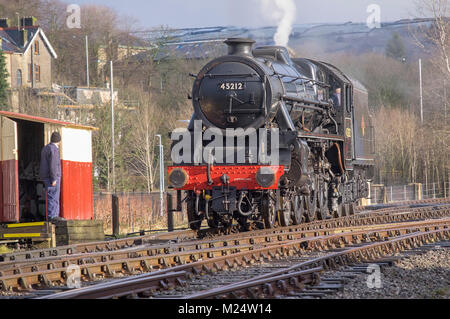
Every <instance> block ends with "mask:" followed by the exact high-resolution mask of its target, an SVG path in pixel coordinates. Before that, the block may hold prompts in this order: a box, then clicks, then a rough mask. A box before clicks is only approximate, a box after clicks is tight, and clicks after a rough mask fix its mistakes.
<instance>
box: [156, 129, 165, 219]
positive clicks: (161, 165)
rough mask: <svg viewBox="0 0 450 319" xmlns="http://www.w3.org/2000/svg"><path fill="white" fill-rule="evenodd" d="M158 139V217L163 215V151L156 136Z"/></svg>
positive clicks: (160, 140) (160, 139)
mask: <svg viewBox="0 0 450 319" xmlns="http://www.w3.org/2000/svg"><path fill="white" fill-rule="evenodd" d="M156 136H157V137H159V200H160V206H161V207H160V215H161V217H162V216H163V214H164V188H165V187H164V149H163V145H162V138H161V135H160V134H157V135H156Z"/></svg>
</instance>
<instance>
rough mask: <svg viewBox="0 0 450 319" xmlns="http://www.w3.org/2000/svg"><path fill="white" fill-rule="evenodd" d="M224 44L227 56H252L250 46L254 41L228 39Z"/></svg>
mask: <svg viewBox="0 0 450 319" xmlns="http://www.w3.org/2000/svg"><path fill="white" fill-rule="evenodd" d="M224 43H225V44H226V45H228V54H229V55H252V46H253V44H254V43H255V41H254V40H252V39H245V38H229V39H227V40H226V41H225V42H224Z"/></svg>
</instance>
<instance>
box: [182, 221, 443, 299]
mask: <svg viewBox="0 0 450 319" xmlns="http://www.w3.org/2000/svg"><path fill="white" fill-rule="evenodd" d="M438 234H442V235H444V236H445V237H446V238H449V237H450V233H449V231H448V230H447V231H444V232H443V231H442V230H430V231H426V232H417V233H414V234H409V235H404V236H401V237H399V238H394V239H391V240H389V241H386V242H378V243H373V244H367V245H364V246H360V247H353V248H347V249H346V250H344V251H340V252H335V253H330V254H328V255H326V256H322V257H317V258H313V259H311V260H308V261H305V262H301V263H298V264H296V265H294V266H291V267H289V268H286V269H282V270H278V271H274V272H271V273H268V274H263V275H260V276H257V277H254V278H251V279H247V280H244V281H240V282H237V283H232V284H229V285H226V286H222V287H219V288H214V289H210V290H207V291H202V292H199V293H196V294H192V295H188V296H183V297H182V299H205V298H213V297H216V298H217V297H224V296H228V297H229V296H230V295H231V297H234V298H242V297H243V296H242V295H243V294H244V295H245V294H246V295H248V296H249V297H251V298H256V297H259V296H261V292H260V293H259V294H258V293H257V292H256V291H255V290H250V291H245V290H246V289H247V290H248V289H249V288H258V287H259V286H261V285H264V288H265V290H266V291H271V290H273V289H274V287H273V286H272V285H271V282H273V281H274V280H272V279H273V278H281V277H282V276H284V278H285V279H287V278H290V276H289V275H290V274H291V272H292V271H295V272H294V273H293V274H295V273H297V272H298V271H299V269H304V268H307V267H317V266H318V265H321V266H320V268H322V267H323V269H330V268H333V269H335V268H338V267H340V266H344V265H346V264H349V263H354V262H356V261H364V262H370V261H374V260H376V259H379V258H381V257H383V256H386V255H388V254H393V253H395V252H396V251H401V250H406V249H410V248H412V247H417V246H420V245H421V244H423V243H426V242H427V241H430V240H431V239H432V236H434V235H438ZM437 237H438V238H439V236H437ZM433 239H434V238H433ZM314 269H317V268H314ZM280 280H281V279H280ZM290 283H292V282H290ZM268 285H271V286H268ZM280 286H281V287H283V290H284V292H285V293H286V292H287V290H288V289H287V287H288V285H287V283H286V282H283V283H281V284H280V282H278V283H277V286H276V287H278V288H279V287H280ZM291 286H293V288H294V289H295V288H296V289H301V288H302V287H301V286H298V285H292V284H291ZM259 290H261V289H259ZM239 291H240V292H241V294H240V295H239V294H238V292H239ZM271 295H273V294H271Z"/></svg>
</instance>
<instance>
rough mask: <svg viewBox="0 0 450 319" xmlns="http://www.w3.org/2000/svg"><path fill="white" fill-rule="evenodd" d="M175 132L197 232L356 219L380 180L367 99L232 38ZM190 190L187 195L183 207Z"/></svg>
mask: <svg viewBox="0 0 450 319" xmlns="http://www.w3.org/2000/svg"><path fill="white" fill-rule="evenodd" d="M225 44H226V45H227V46H228V55H225V56H222V57H219V58H216V59H214V60H212V61H211V62H209V63H207V64H206V65H205V66H204V67H203V69H202V70H201V71H200V72H199V73H198V74H197V75H193V76H194V77H195V81H194V85H193V90H192V97H191V98H192V101H193V107H194V113H193V115H192V117H191V120H190V122H189V126H188V128H187V130H184V131H179V132H173V133H172V137H171V138H172V147H171V152H172V161H173V165H172V166H169V168H168V180H169V184H170V187H172V188H174V189H176V190H177V191H178V192H177V194H178V195H177V197H178V199H177V200H178V202H179V203H180V202H181V201H182V200H183V201H185V202H186V205H187V206H186V207H187V215H188V220H189V226H190V228H192V229H194V230H196V229H199V228H200V226H201V224H202V221H203V220H204V219H206V221H207V223H208V225H209V226H210V227H229V226H231V225H232V224H233V220H235V221H237V222H238V223H239V224H240V225H241V227H242V228H244V229H249V228H252V227H255V226H256V227H265V228H272V227H277V226H278V225H279V226H287V225H291V224H300V223H303V222H308V221H313V220H315V219H328V218H333V217H341V216H345V215H349V214H352V213H353V207H354V205H355V203H356V202H357V201H358V200H359V199H361V198H364V197H367V196H368V182H369V181H370V179H371V178H372V177H373V167H374V152H375V149H374V131H373V126H372V119H371V115H370V113H369V108H368V92H367V90H366V89H365V88H364V87H363V86H362V85H361V84H360V83H359V82H357V81H356V80H353V79H350V78H349V77H348V76H346V75H345V74H344V73H343V72H341V71H340V70H338V69H337V68H336V67H334V66H333V65H330V64H328V63H325V62H319V61H314V60H311V59H306V58H291V57H290V55H289V52H288V50H287V48H285V47H280V46H262V47H257V48H255V49H253V45H254V41H253V40H251V39H243V38H230V39H228V40H226V41H225ZM182 191H184V193H185V197H184V199H181V196H182Z"/></svg>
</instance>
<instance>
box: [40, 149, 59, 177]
mask: <svg viewBox="0 0 450 319" xmlns="http://www.w3.org/2000/svg"><path fill="white" fill-rule="evenodd" d="M40 173H41V178H42V179H49V180H50V182H51V183H52V182H54V181H56V180H57V179H58V178H59V177H61V160H60V157H59V149H58V147H57V146H56V145H55V144H53V143H50V144H47V145H46V146H44V148H43V149H42V152H41V169H40Z"/></svg>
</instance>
